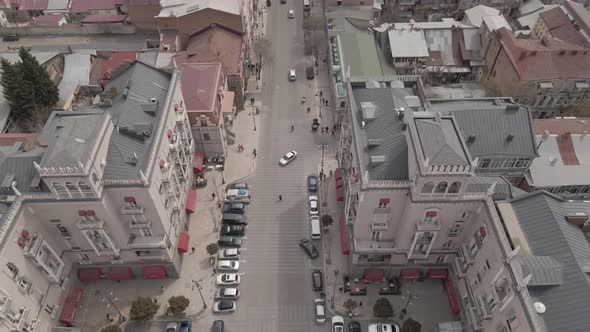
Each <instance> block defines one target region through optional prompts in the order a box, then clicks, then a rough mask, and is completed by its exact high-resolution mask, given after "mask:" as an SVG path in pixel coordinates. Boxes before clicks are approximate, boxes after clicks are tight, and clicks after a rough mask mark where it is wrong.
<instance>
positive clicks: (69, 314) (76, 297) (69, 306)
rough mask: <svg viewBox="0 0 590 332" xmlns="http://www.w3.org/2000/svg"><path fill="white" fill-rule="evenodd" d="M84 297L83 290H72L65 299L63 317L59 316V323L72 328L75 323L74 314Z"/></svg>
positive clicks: (62, 310)
mask: <svg viewBox="0 0 590 332" xmlns="http://www.w3.org/2000/svg"><path fill="white" fill-rule="evenodd" d="M81 297H82V288H72V289H70V292H69V293H68V296H66V298H65V299H64V302H63V305H62V309H61V315H59V322H60V323H62V324H65V325H69V326H71V325H72V323H73V321H74V314H75V313H76V307H77V306H78V303H79V302H80V298H81Z"/></svg>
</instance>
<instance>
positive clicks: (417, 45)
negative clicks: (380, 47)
mask: <svg viewBox="0 0 590 332" xmlns="http://www.w3.org/2000/svg"><path fill="white" fill-rule="evenodd" d="M388 35H389V44H390V46H391V56H392V57H394V58H404V57H428V56H429V53H428V44H427V43H426V36H425V35H424V31H423V30H406V29H404V30H402V29H399V30H397V29H395V30H390V31H389V32H388Z"/></svg>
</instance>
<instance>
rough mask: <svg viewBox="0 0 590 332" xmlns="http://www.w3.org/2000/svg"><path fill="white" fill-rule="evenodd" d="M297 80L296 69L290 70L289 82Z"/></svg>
mask: <svg viewBox="0 0 590 332" xmlns="http://www.w3.org/2000/svg"><path fill="white" fill-rule="evenodd" d="M296 79H297V74H295V69H289V81H294V80H296Z"/></svg>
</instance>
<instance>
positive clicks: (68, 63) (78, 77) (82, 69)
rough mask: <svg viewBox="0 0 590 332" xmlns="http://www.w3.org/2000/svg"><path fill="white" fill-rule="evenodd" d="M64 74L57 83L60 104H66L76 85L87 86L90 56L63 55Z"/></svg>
mask: <svg viewBox="0 0 590 332" xmlns="http://www.w3.org/2000/svg"><path fill="white" fill-rule="evenodd" d="M64 61H65V63H64V73H63V77H62V79H61V82H60V83H59V87H58V88H59V99H60V102H62V103H65V102H67V101H68V100H69V99H70V98H71V97H72V96H73V94H74V91H75V89H76V87H77V86H78V85H80V86H81V85H88V84H89V82H90V67H91V65H92V63H91V56H90V54H76V53H74V54H65V55H64Z"/></svg>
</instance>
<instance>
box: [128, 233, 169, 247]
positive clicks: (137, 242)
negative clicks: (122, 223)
mask: <svg viewBox="0 0 590 332" xmlns="http://www.w3.org/2000/svg"><path fill="white" fill-rule="evenodd" d="M165 239H166V238H165V237H164V236H150V237H140V236H135V234H132V235H131V236H130V237H129V242H128V243H127V246H128V247H129V248H130V249H144V248H145V249H158V248H161V249H163V248H165V247H166V242H165Z"/></svg>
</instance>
